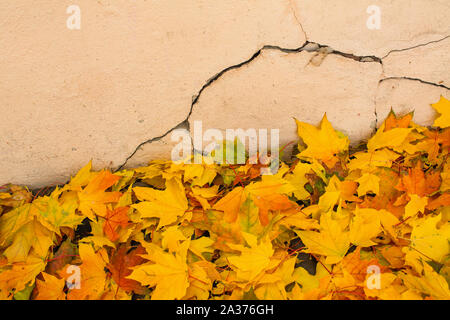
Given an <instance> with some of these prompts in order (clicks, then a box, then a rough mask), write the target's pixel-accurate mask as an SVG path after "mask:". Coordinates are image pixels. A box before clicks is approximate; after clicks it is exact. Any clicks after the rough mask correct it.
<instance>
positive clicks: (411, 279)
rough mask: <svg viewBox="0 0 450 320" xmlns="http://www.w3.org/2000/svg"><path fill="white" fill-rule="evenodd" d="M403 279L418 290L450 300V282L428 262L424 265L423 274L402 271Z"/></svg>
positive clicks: (433, 296) (439, 298)
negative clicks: (417, 274) (416, 274)
mask: <svg viewBox="0 0 450 320" xmlns="http://www.w3.org/2000/svg"><path fill="white" fill-rule="evenodd" d="M400 277H401V278H402V279H403V281H404V282H405V283H406V284H407V286H409V287H410V288H413V289H414V290H415V291H417V292H421V293H424V294H426V295H428V296H430V297H432V298H434V299H438V300H450V290H449V288H448V283H447V281H446V280H445V278H444V277H443V276H441V275H440V274H438V273H437V272H436V271H434V270H433V268H431V267H430V266H429V265H428V264H426V263H425V264H424V265H423V276H420V277H417V276H414V275H412V274H405V273H401V274H400Z"/></svg>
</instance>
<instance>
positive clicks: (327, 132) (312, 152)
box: [295, 114, 349, 168]
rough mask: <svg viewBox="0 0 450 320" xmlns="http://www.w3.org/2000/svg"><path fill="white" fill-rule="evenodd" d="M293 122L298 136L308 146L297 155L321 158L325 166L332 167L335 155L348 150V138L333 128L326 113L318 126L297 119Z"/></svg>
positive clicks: (334, 162)
mask: <svg viewBox="0 0 450 320" xmlns="http://www.w3.org/2000/svg"><path fill="white" fill-rule="evenodd" d="M295 122H296V123H297V132H298V136H299V137H300V138H302V140H303V142H304V143H305V144H306V145H307V146H308V147H307V149H306V150H304V151H302V152H301V153H300V155H299V156H302V157H309V158H313V159H318V160H321V161H323V163H325V164H326V165H327V167H329V168H332V167H334V165H335V164H336V162H337V161H338V158H337V155H338V154H339V153H341V152H345V151H347V150H348V146H349V140H348V138H347V137H345V136H344V135H343V134H341V133H340V132H338V131H336V130H334V129H333V127H332V126H331V123H330V122H329V121H328V119H327V116H326V114H325V115H324V116H323V118H322V121H321V122H320V125H319V128H317V127H315V126H313V125H310V124H309V123H305V122H300V121H298V120H297V119H295Z"/></svg>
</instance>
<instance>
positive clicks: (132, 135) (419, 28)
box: [0, 0, 450, 187]
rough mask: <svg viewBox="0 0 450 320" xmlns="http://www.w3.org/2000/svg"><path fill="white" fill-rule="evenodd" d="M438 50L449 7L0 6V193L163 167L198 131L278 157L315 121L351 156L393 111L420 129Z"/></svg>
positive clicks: (440, 81) (429, 0) (245, 3)
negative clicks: (244, 137) (273, 148)
mask: <svg viewBox="0 0 450 320" xmlns="http://www.w3.org/2000/svg"><path fill="white" fill-rule="evenodd" d="M71 5H76V6H77V8H79V9H80V18H81V19H80V28H79V29H78V28H77V27H76V24H74V22H77V20H74V19H75V18H77V17H78V16H74V14H76V11H70V12H69V13H68V12H67V8H68V7H70V6H71ZM68 19H69V26H71V27H72V29H71V28H69V27H68V25H67V24H68ZM71 23H72V24H71ZM73 26H75V29H73ZM449 52H450V2H449V1H448V0H396V1H391V0H358V1H349V0H314V1H310V0H226V1H224V0H223V1H218V0H214V1H213V0H164V1H163V0H135V1H129V0H98V1H93V0H70V1H69V0H61V1H56V0H39V1H33V2H31V1H30V0H14V1H6V0H4V1H0V114H1V121H0V185H1V184H4V183H8V182H11V183H17V184H27V185H30V186H32V187H39V186H43V185H48V184H56V183H63V182H65V181H66V180H67V179H68V178H69V177H70V175H71V174H74V173H75V172H76V171H77V170H78V169H79V168H81V167H82V166H83V165H84V164H86V163H87V162H88V161H89V160H91V159H92V160H93V165H94V167H95V168H103V167H110V168H112V169H116V168H118V167H121V166H125V167H126V166H136V165H140V164H144V163H146V162H147V161H149V160H151V159H155V158H161V157H162V158H169V157H170V151H171V149H172V147H173V143H172V142H171V140H170V133H171V132H172V130H173V129H174V128H179V127H184V128H192V123H193V121H195V120H202V121H203V126H204V129H207V128H218V129H223V130H224V129H227V128H244V129H245V128H268V129H270V128H279V129H280V139H281V141H280V143H286V142H288V141H291V140H293V139H295V123H294V121H293V120H292V117H295V118H297V119H299V120H303V121H308V122H311V123H317V122H318V121H319V120H320V119H321V117H322V115H323V113H324V112H327V115H328V118H329V120H330V121H331V122H332V124H333V125H334V126H335V127H336V128H338V129H339V130H341V131H343V132H345V133H346V134H348V135H349V137H350V138H351V140H352V141H353V142H357V141H358V140H360V139H364V138H366V137H368V136H369V135H370V133H371V132H372V130H373V128H374V127H375V126H376V124H377V122H378V120H382V119H384V117H385V116H386V115H387V113H388V112H389V110H390V108H391V107H392V108H393V109H394V110H396V111H398V112H400V113H404V112H407V111H410V110H413V109H414V110H416V112H415V120H416V121H417V122H419V123H421V124H425V125H429V124H431V123H432V120H433V118H434V116H435V115H434V112H433V111H432V110H431V108H430V107H429V104H430V103H431V102H436V101H437V100H438V99H439V96H440V95H441V94H442V95H444V96H447V97H449V96H450V92H449V91H450V54H449Z"/></svg>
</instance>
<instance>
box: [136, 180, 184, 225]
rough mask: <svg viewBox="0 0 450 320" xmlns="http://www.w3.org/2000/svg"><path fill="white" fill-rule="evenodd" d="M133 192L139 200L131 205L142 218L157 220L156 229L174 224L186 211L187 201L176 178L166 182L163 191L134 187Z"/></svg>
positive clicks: (182, 188)
mask: <svg viewBox="0 0 450 320" xmlns="http://www.w3.org/2000/svg"><path fill="white" fill-rule="evenodd" d="M133 191H134V193H135V195H136V197H137V198H138V199H139V200H141V201H142V202H139V203H137V204H134V205H132V207H133V208H135V209H137V210H138V211H139V212H140V213H141V216H142V217H143V218H159V224H158V227H163V226H166V225H169V224H171V223H173V222H175V221H176V220H177V219H178V217H180V216H182V215H183V214H184V213H185V212H186V210H187V209H188V201H187V199H186V194H185V191H184V187H183V184H182V183H181V181H180V180H179V179H177V178H173V179H170V180H168V181H166V189H165V190H163V191H159V190H155V189H152V188H144V187H135V188H133Z"/></svg>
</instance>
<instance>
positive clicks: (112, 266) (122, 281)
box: [107, 245, 147, 294]
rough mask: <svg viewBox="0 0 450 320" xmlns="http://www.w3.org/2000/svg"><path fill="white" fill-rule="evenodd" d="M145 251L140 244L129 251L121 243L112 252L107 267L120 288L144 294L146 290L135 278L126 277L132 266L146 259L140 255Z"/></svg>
mask: <svg viewBox="0 0 450 320" xmlns="http://www.w3.org/2000/svg"><path fill="white" fill-rule="evenodd" d="M145 253H146V251H145V249H144V247H142V246H141V245H140V246H138V247H137V248H136V249H134V250H133V249H132V250H131V251H129V247H127V246H126V245H121V246H120V247H119V248H118V249H117V251H116V252H115V253H114V255H113V256H112V258H111V261H110V263H109V264H108V265H107V268H108V270H109V271H110V272H111V275H112V278H113V280H114V281H115V282H116V283H117V285H118V286H119V287H120V288H121V289H123V290H125V291H127V292H134V293H136V294H145V293H146V292H147V289H146V288H145V287H143V286H141V285H140V283H139V282H137V281H136V280H132V279H127V277H128V276H129V275H130V274H131V272H132V270H131V268H132V267H134V266H137V265H140V264H142V263H144V262H146V261H147V260H145V259H144V258H142V257H141V255H142V254H145Z"/></svg>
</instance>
